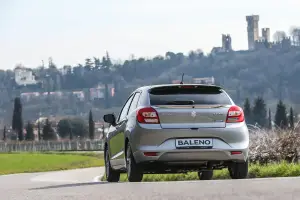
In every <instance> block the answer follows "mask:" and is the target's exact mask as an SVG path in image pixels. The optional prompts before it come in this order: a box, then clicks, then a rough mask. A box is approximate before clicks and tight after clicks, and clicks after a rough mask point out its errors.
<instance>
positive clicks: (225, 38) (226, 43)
mask: <svg viewBox="0 0 300 200" xmlns="http://www.w3.org/2000/svg"><path fill="white" fill-rule="evenodd" d="M222 49H223V50H225V51H226V52H228V51H232V45H231V36H230V35H229V34H227V35H226V34H222Z"/></svg>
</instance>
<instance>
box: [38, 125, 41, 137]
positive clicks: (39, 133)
mask: <svg viewBox="0 0 300 200" xmlns="http://www.w3.org/2000/svg"><path fill="white" fill-rule="evenodd" d="M38 138H39V141H40V140H41V122H40V120H39V121H38Z"/></svg>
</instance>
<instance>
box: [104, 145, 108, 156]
mask: <svg viewBox="0 0 300 200" xmlns="http://www.w3.org/2000/svg"><path fill="white" fill-rule="evenodd" d="M107 151H108V144H107V142H105V143H104V156H106V153H107Z"/></svg>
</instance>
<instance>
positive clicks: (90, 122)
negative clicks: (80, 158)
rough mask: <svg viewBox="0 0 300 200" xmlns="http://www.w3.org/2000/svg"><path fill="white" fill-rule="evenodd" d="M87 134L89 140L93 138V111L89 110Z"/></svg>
mask: <svg viewBox="0 0 300 200" xmlns="http://www.w3.org/2000/svg"><path fill="white" fill-rule="evenodd" d="M89 136H90V139H91V140H93V139H94V138H95V123H94V120H93V113H92V111H91V110H90V114H89Z"/></svg>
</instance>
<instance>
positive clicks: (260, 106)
mask: <svg viewBox="0 0 300 200" xmlns="http://www.w3.org/2000/svg"><path fill="white" fill-rule="evenodd" d="M252 114H253V121H254V123H258V124H259V125H260V126H261V127H265V126H266V125H267V123H266V122H267V109H266V104H265V101H264V99H263V98H262V97H257V98H256V99H255V100H254V107H253V109H252Z"/></svg>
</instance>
